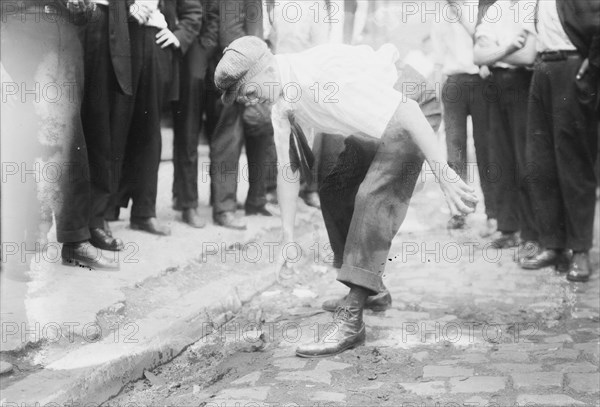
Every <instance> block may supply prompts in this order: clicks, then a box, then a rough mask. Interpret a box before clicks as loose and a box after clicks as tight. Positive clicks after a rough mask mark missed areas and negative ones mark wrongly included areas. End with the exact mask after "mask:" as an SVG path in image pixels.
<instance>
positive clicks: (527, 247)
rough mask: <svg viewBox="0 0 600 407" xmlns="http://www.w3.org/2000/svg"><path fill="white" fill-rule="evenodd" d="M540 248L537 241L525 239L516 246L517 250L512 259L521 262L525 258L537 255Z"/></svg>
mask: <svg viewBox="0 0 600 407" xmlns="http://www.w3.org/2000/svg"><path fill="white" fill-rule="evenodd" d="M541 250H542V248H541V247H540V245H539V244H538V242H534V241H526V242H522V243H521V244H519V246H518V247H517V251H516V252H515V255H514V260H515V261H516V262H517V263H519V264H521V263H522V262H523V261H525V260H529V259H533V258H534V257H535V256H537V255H538V254H539V253H540V251H541Z"/></svg>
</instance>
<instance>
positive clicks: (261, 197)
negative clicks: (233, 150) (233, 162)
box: [242, 105, 275, 208]
mask: <svg viewBox="0 0 600 407" xmlns="http://www.w3.org/2000/svg"><path fill="white" fill-rule="evenodd" d="M242 116H243V132H244V140H245V142H246V156H247V158H248V171H247V175H248V183H249V189H248V197H247V198H246V205H247V206H250V207H254V208H260V207H263V206H265V204H266V203H267V198H266V193H267V188H266V187H267V183H266V175H267V171H268V170H269V168H268V166H267V158H268V156H267V153H268V150H269V147H270V146H271V145H274V144H275V142H274V139H273V125H272V124H271V115H270V111H269V110H268V108H266V107H265V106H264V105H260V106H258V105H257V106H248V107H246V109H245V111H244V114H243V115H242ZM244 172H246V171H244Z"/></svg>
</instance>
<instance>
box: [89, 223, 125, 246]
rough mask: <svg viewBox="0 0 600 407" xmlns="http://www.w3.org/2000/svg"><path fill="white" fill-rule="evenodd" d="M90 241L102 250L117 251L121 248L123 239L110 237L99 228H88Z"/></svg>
mask: <svg viewBox="0 0 600 407" xmlns="http://www.w3.org/2000/svg"><path fill="white" fill-rule="evenodd" d="M90 243H91V244H92V245H94V246H95V247H97V248H98V249H102V250H110V251H112V252H118V251H121V250H123V241H122V240H121V239H116V238H114V237H111V236H109V235H108V233H106V232H105V231H104V229H101V228H91V229H90Z"/></svg>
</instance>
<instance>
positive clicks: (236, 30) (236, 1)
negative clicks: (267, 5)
mask: <svg viewBox="0 0 600 407" xmlns="http://www.w3.org/2000/svg"><path fill="white" fill-rule="evenodd" d="M219 14H220V25H219V48H220V49H221V50H223V49H225V48H226V47H227V46H229V44H231V43H232V42H233V41H235V40H237V39H238V38H241V37H244V36H246V35H254V36H256V37H259V38H261V39H262V38H263V20H262V19H263V14H262V1H261V0H221V2H220V12H219Z"/></svg>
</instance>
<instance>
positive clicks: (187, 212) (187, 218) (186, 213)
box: [181, 208, 206, 229]
mask: <svg viewBox="0 0 600 407" xmlns="http://www.w3.org/2000/svg"><path fill="white" fill-rule="evenodd" d="M181 218H182V219H183V221H184V222H185V223H187V224H188V225H190V226H191V227H193V228H196V229H202V228H203V227H204V226H206V222H205V221H204V219H202V218H201V217H200V215H198V212H197V211H196V208H185V209H183V213H182V214H181Z"/></svg>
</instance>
